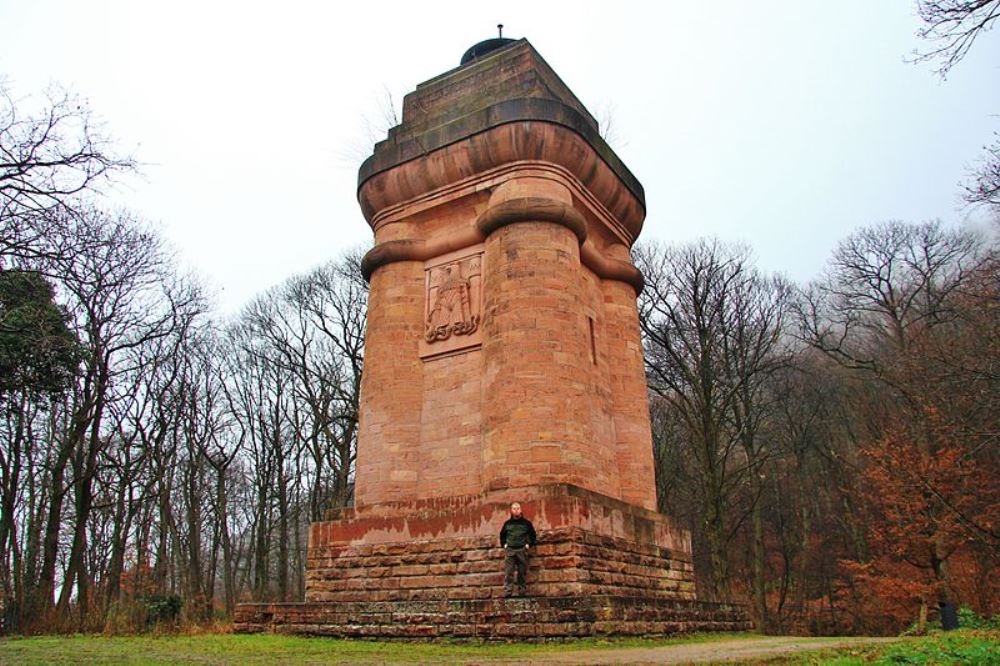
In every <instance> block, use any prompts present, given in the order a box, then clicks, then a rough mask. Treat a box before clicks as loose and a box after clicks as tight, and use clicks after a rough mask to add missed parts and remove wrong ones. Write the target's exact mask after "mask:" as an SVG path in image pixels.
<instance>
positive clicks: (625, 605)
mask: <svg viewBox="0 0 1000 666" xmlns="http://www.w3.org/2000/svg"><path fill="white" fill-rule="evenodd" d="M751 628H752V624H751V623H750V620H749V618H748V617H747V614H746V610H745V609H744V608H743V607H742V606H736V605H732V604H717V603H710V602H701V601H687V600H674V599H649V598H639V597H628V596H620V595H595V596H584V597H541V598H532V597H527V598H515V599H502V598H501V599H495V598H489V599H470V600H439V601H366V602H363V601H359V602H342V603H335V604H331V603H308V602H307V603H273V604H266V603H261V604H240V605H239V606H237V609H236V618H235V625H234V630H235V631H236V632H237V633H261V632H272V633H291V634H304V635H320V636H333V637H340V638H376V637H377V638H476V639H486V640H506V639H525V640H532V639H546V638H555V637H574V636H614V635H622V636H656V635H668V634H677V633H689V632H694V631H745V630H748V629H751Z"/></svg>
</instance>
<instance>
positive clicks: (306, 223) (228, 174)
mask: <svg viewBox="0 0 1000 666" xmlns="http://www.w3.org/2000/svg"><path fill="white" fill-rule="evenodd" d="M913 5H914V3H913V2H912V1H911V0H880V1H878V2H873V1H871V0H842V1H840V2H829V1H828V0H826V1H824V0H784V1H779V0H765V1H757V2H744V1H739V0H728V1H716V2H711V3H709V2H683V3H682V2H675V1H664V2H656V3H654V2H619V3H606V2H605V3H598V2H582V1H576V2H538V1H537V0H536V1H534V2H521V1H509V2H504V3H496V2H492V3H479V2H471V1H466V2H419V3H417V2H398V3H397V2H366V3H357V2H356V3H333V2H323V3H320V2H292V1H290V2H284V3H257V2H235V1H234V2H222V1H219V2H207V1H205V2H186V1H178V2H169V3H167V2H128V1H126V0H116V1H110V0H109V1H104V2H101V1H96V0H94V1H76V2H72V1H70V0H65V1H61V2H60V1H56V0H34V1H32V2H15V1H13V0H0V26H2V34H3V39H2V40H0V76H3V77H5V78H6V81H7V86H8V88H9V89H11V90H12V91H13V93H14V96H15V98H18V99H20V98H25V97H29V96H32V97H34V96H38V98H39V99H40V98H41V93H42V92H43V91H44V89H45V88H46V87H47V86H48V85H49V84H59V85H62V86H64V87H66V88H68V89H70V90H71V91H73V92H75V93H77V94H78V95H80V96H81V97H82V98H84V99H86V100H87V102H88V103H89V105H90V107H91V109H92V111H93V112H94V113H95V114H96V115H97V116H98V117H100V118H101V119H102V120H103V121H104V123H105V125H106V131H107V133H109V134H110V135H112V136H113V137H114V138H115V139H116V140H117V145H118V146H119V147H120V148H121V150H122V152H130V153H132V154H133V155H134V157H136V158H137V159H138V160H139V161H140V162H142V163H143V164H144V166H143V169H142V172H143V173H142V177H141V178H140V177H137V178H128V179H126V180H125V181H123V182H121V183H120V184H119V185H118V186H117V188H116V189H115V191H114V192H113V193H112V197H111V198H110V200H109V201H110V202H114V204H115V205H123V206H127V207H129V208H131V209H133V210H135V211H136V212H137V213H139V214H140V215H142V216H143V217H145V218H146V219H149V220H150V221H152V222H154V223H156V224H158V225H159V226H160V227H161V228H162V230H163V232H164V234H165V235H166V237H167V238H168V239H169V240H170V241H171V243H172V244H173V245H174V246H175V247H176V249H177V252H178V255H179V257H180V259H181V262H182V264H183V265H185V266H187V267H189V268H191V269H193V270H194V271H196V272H197V273H199V274H201V275H202V276H203V277H204V278H205V279H206V282H207V284H208V285H209V287H210V288H211V289H213V290H214V291H215V292H216V294H217V297H218V298H217V302H218V304H219V305H220V307H221V309H222V310H223V311H225V312H233V311H235V310H236V309H238V308H239V307H240V306H242V305H243V304H244V303H245V302H246V301H247V300H249V299H250V298H252V297H253V296H254V295H255V294H257V293H259V292H261V291H263V290H265V289H267V288H269V287H270V286H273V285H275V284H277V283H279V282H281V281H283V280H284V279H285V278H287V277H289V276H290V275H292V274H294V273H299V272H302V271H305V270H307V269H309V268H311V267H313V266H315V265H316V264H319V263H322V262H324V261H326V260H328V259H331V258H334V257H336V256H337V255H339V254H340V253H341V252H342V251H344V250H346V249H349V248H353V247H357V246H366V245H368V244H369V243H370V242H371V232H370V230H369V228H368V226H367V224H366V223H365V222H364V218H363V217H362V216H361V212H360V210H359V208H358V205H357V200H356V179H357V168H358V166H359V165H360V162H361V160H362V159H364V157H366V156H367V155H368V154H370V152H371V145H372V143H373V142H374V141H375V140H378V139H381V138H384V133H383V130H384V129H385V127H386V126H387V124H386V122H385V120H384V115H385V113H384V112H385V108H386V102H385V100H386V98H387V95H391V97H392V98H393V99H394V101H395V104H396V107H397V108H398V107H399V106H400V105H401V102H402V98H403V95H404V94H406V93H407V92H409V91H411V90H413V89H414V88H415V87H416V85H417V84H418V83H420V82H422V81H425V80H427V79H429V78H431V77H433V76H436V75H438V74H440V73H442V72H444V71H447V70H449V69H451V68H453V67H455V66H457V65H458V61H459V58H460V57H461V55H462V53H463V52H464V51H465V49H466V48H468V47H469V46H471V45H472V44H473V43H475V42H477V41H480V40H482V39H486V38H489V37H492V36H495V35H496V27H495V26H496V24H497V23H503V24H504V25H505V28H504V36H508V37H515V38H519V37H526V38H528V40H529V41H531V43H532V44H533V45H534V46H535V48H536V49H538V51H539V52H540V53H541V54H542V56H543V57H544V58H545V59H546V60H547V61H548V62H549V64H550V65H551V66H552V67H553V68H554V69H555V70H556V72H557V73H558V74H559V75H560V76H561V77H562V78H563V80H564V81H565V82H566V83H567V85H569V87H570V88H571V89H572V90H573V91H574V92H575V93H576V94H577V96H578V97H579V98H580V99H581V100H582V101H583V103H584V104H585V105H587V106H588V108H590V110H591V111H592V112H593V113H594V115H595V116H597V117H598V119H599V120H604V119H606V118H608V117H610V118H611V119H612V124H613V128H612V130H611V132H610V143H611V145H612V147H614V149H615V150H616V151H617V152H618V154H619V155H620V156H621V158H622V159H623V161H624V162H625V164H626V165H628V167H629V168H630V169H631V170H632V171H633V173H634V174H635V175H636V176H637V177H638V179H639V180H640V182H642V184H643V185H644V187H645V189H646V200H647V207H648V210H647V219H646V226H645V230H644V232H643V236H642V238H643V239H659V240H663V241H668V242H671V241H686V240H691V239H694V238H697V237H699V236H716V237H718V238H721V239H723V240H729V241H745V242H746V243H748V244H749V245H750V246H751V247H752V248H753V249H754V251H755V254H756V256H757V258H758V265H759V266H760V267H761V268H763V269H765V270H769V271H780V272H783V273H785V274H786V275H788V276H789V277H790V278H792V279H794V280H797V281H800V282H804V281H807V280H809V279H811V278H812V277H815V276H816V275H817V274H818V273H819V271H820V270H821V269H822V268H823V265H824V263H825V261H826V260H827V258H828V257H829V254H830V251H831V250H832V248H833V246H834V245H835V244H836V242H837V241H839V240H840V239H842V238H843V237H845V236H846V235H847V234H849V233H850V232H851V231H852V230H854V229H856V228H857V227H859V226H861V225H865V224H870V223H874V222H879V221H884V220H889V219H900V220H904V221H910V222H919V221H923V220H928V219H932V218H941V219H942V220H944V221H945V222H946V223H947V224H976V225H981V226H984V227H986V226H987V224H988V219H989V215H988V214H987V213H986V212H985V211H981V210H980V211H977V210H970V209H968V208H966V207H963V205H962V204H961V201H960V199H959V195H960V188H959V183H960V182H962V181H964V180H966V173H967V171H968V169H969V168H970V167H972V166H973V165H975V164H976V162H977V160H979V159H980V158H981V156H982V154H983V146H984V145H985V144H987V143H989V142H991V141H992V139H993V136H994V133H995V132H998V131H1000V31H993V32H990V33H986V34H984V35H982V36H981V37H980V39H979V41H978V42H977V43H976V45H975V47H974V48H973V49H972V51H971V52H970V54H969V55H968V57H967V58H966V59H965V60H963V61H962V62H961V63H959V64H958V65H957V66H956V67H955V68H954V69H953V70H952V72H951V73H950V75H949V77H948V79H947V80H944V81H942V80H941V79H939V78H938V77H937V76H936V75H935V74H934V72H933V70H934V65H933V64H928V63H922V64H911V63H909V62H907V60H909V59H910V56H911V54H912V52H913V51H914V50H915V49H921V48H926V46H927V45H926V44H924V43H922V42H921V41H920V40H919V39H918V38H917V37H916V36H915V33H916V31H917V29H918V27H919V25H920V24H919V22H918V20H917V18H916V16H915V10H914V6H913ZM106 203H108V202H106Z"/></svg>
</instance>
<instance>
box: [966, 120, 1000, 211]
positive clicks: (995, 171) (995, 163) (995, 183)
mask: <svg viewBox="0 0 1000 666" xmlns="http://www.w3.org/2000/svg"><path fill="white" fill-rule="evenodd" d="M984 151H985V154H984V155H983V157H982V158H981V160H980V163H979V165H978V166H976V167H974V168H973V169H971V170H970V172H969V178H970V179H971V182H970V184H968V185H965V186H964V189H965V193H964V195H963V198H964V199H965V201H966V202H967V203H969V204H972V205H982V206H986V207H988V208H989V209H990V210H992V211H993V212H994V213H995V214H996V217H997V219H998V220H1000V134H998V135H996V137H995V139H994V141H993V143H992V144H991V145H989V146H986V147H985V148H984Z"/></svg>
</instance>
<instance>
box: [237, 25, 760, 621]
mask: <svg viewBox="0 0 1000 666" xmlns="http://www.w3.org/2000/svg"><path fill="white" fill-rule="evenodd" d="M358 198H359V200H360V203H361V208H362V210H363V212H364V215H365V218H366V219H367V220H368V222H369V224H370V225H371V227H372V229H373V230H374V233H375V247H374V248H373V249H372V250H371V251H370V252H369V253H368V254H367V255H366V257H365V260H364V263H363V266H362V270H363V272H364V274H365V277H366V278H367V279H368V280H369V282H370V287H371V292H370V299H369V311H368V332H367V340H366V347H365V370H364V375H363V381H362V387H361V405H360V424H359V436H358V458H357V474H356V479H357V480H356V486H355V505H354V507H353V508H349V509H342V510H336V511H333V512H331V514H330V515H329V517H328V518H329V519H328V520H327V521H324V522H319V523H314V524H313V525H312V526H311V530H310V538H309V559H308V564H307V581H306V602H305V603H301V604H252V605H244V606H241V607H240V608H239V610H238V611H237V629H238V630H243V631H260V630H276V631H287V632H299V633H317V634H329V635H338V636H399V637H411V636H479V637H515V636H522V637H531V636H559V635H588V634H592V633H623V634H648V633H670V632H676V631H686V630H696V629H700V630H705V629H720V630H721V629H726V630H729V629H742V628H745V627H747V626H748V625H747V622H746V619H745V616H744V614H743V613H742V611H740V610H739V609H737V608H734V607H730V606H721V605H715V604H707V603H701V602H698V601H697V600H696V599H695V588H694V580H693V570H692V565H691V553H690V550H691V547H690V537H689V535H688V533H687V532H685V531H683V530H680V529H678V528H676V527H675V526H674V525H673V524H672V523H671V522H670V520H669V519H668V518H666V517H664V516H663V515H661V514H659V513H657V512H656V496H655V482H654V476H653V455H652V445H651V438H650V423H649V404H648V398H647V393H646V382H645V375H644V369H643V358H642V346H641V342H640V339H639V325H638V317H637V311H636V295H637V293H638V292H639V290H641V289H642V275H641V274H640V273H639V271H638V270H637V269H636V268H635V266H634V265H633V264H632V262H631V259H630V253H629V249H630V247H631V246H632V244H633V243H634V242H635V240H636V238H637V236H638V235H639V232H640V230H641V228H642V222H643V218H644V216H645V199H644V194H643V189H642V186H641V185H640V184H639V182H638V181H637V180H636V178H635V177H634V176H633V175H632V173H631V172H630V171H629V170H628V169H627V168H626V167H625V165H624V164H622V162H621V160H619V159H618V157H617V156H616V155H615V153H614V152H613V151H612V150H611V148H609V147H608V145H607V144H606V143H605V142H604V140H603V139H602V138H601V137H600V135H599V133H598V128H597V123H596V121H595V120H594V118H593V117H592V116H591V115H590V113H589V112H588V111H587V110H586V109H585V108H584V106H583V105H582V104H581V103H580V101H579V100H578V99H577V98H576V96H575V95H574V94H573V93H572V91H570V89H569V88H568V87H567V86H566V85H565V84H564V83H563V82H562V80H561V79H560V78H559V77H558V76H557V75H556V73H555V72H554V71H553V70H552V69H551V68H550V67H549V66H548V64H547V63H546V62H545V61H544V60H543V59H542V57H541V56H540V55H539V54H538V52H537V51H536V50H535V49H534V48H533V47H532V46H531V44H529V43H528V42H527V41H526V40H523V39H522V40H511V39H491V40H487V41H485V42H482V43H480V44H477V45H475V46H474V47H472V48H471V49H469V51H468V52H466V54H465V56H463V58H462V61H461V65H460V66H459V67H458V68H456V69H453V70H451V71H449V72H446V73H444V74H442V75H440V76H438V77H436V78H433V79H431V80H429V81H427V82H425V83H422V84H420V85H418V86H417V89H416V90H415V91H414V92H412V93H410V94H408V95H407V96H406V98H405V100H404V102H403V120H402V123H401V124H400V125H399V126H398V127H394V128H393V129H391V130H390V131H389V136H388V138H387V139H386V140H385V141H382V142H381V143H379V144H377V145H376V146H375V151H374V154H373V155H372V156H371V157H370V158H369V159H368V160H367V161H366V162H365V163H364V164H363V165H362V167H361V171H360V174H359V188H358ZM515 500H516V501H519V502H520V503H521V504H522V506H523V507H524V511H525V514H526V515H527V516H528V517H530V518H531V519H532V521H533V522H534V524H535V527H536V529H537V530H538V532H539V544H538V547H537V548H536V549H535V552H534V554H533V556H532V558H531V565H530V570H529V575H528V590H529V594H530V595H531V596H530V597H529V598H526V599H516V600H506V599H503V598H502V559H503V556H502V551H501V550H500V549H499V548H498V542H497V533H498V531H499V528H500V525H501V524H502V523H503V521H504V519H505V518H506V517H507V509H508V506H509V504H510V502H512V501H515Z"/></svg>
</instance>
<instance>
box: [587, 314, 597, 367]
mask: <svg viewBox="0 0 1000 666" xmlns="http://www.w3.org/2000/svg"><path fill="white" fill-rule="evenodd" d="M587 323H588V324H589V325H590V362H591V363H593V364H594V365H597V336H596V334H595V333H594V318H593V317H587Z"/></svg>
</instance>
